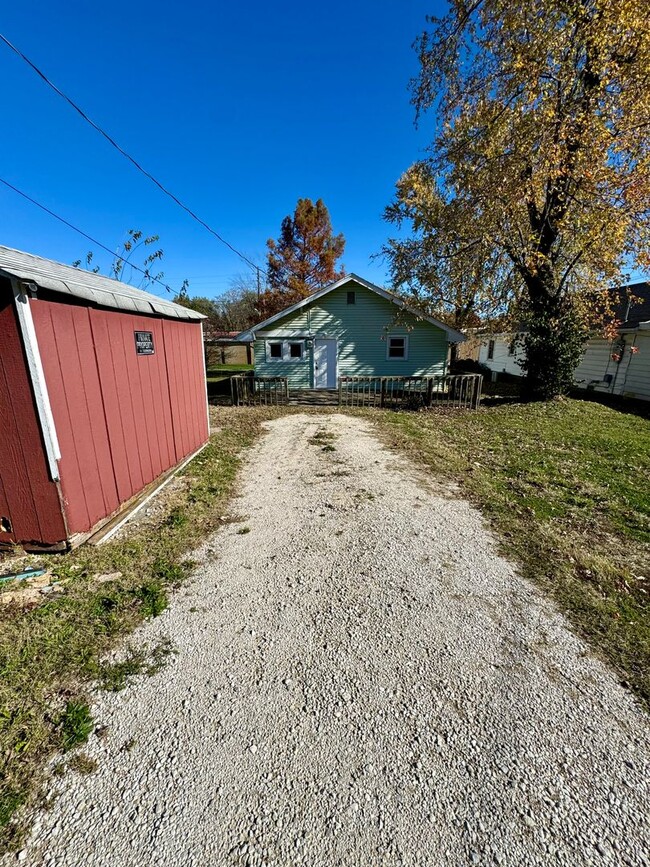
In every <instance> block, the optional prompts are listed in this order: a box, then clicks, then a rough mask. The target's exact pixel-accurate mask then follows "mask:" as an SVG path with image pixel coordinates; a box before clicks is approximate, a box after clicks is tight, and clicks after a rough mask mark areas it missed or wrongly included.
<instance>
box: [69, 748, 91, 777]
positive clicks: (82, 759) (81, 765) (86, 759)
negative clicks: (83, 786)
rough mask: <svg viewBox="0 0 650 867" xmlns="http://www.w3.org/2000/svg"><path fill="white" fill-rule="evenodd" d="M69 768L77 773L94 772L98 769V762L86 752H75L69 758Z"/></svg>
mask: <svg viewBox="0 0 650 867" xmlns="http://www.w3.org/2000/svg"><path fill="white" fill-rule="evenodd" d="M68 768H69V769H70V770H71V771H74V773H76V774H92V773H94V772H95V771H96V770H97V762H96V761H95V759H93V758H91V757H90V756H87V755H86V753H74V755H72V756H70V758H69V759H68Z"/></svg>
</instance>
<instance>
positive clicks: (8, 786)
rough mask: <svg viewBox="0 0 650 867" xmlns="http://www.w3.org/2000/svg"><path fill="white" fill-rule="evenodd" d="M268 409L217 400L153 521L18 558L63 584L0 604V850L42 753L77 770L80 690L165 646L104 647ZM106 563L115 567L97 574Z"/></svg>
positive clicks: (135, 617)
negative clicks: (169, 498)
mask: <svg viewBox="0 0 650 867" xmlns="http://www.w3.org/2000/svg"><path fill="white" fill-rule="evenodd" d="M272 415H273V411H270V410H266V409H265V410H260V411H258V410H252V411H251V410H247V411H246V412H241V411H239V412H237V411H234V412H233V411H232V410H229V409H220V410H219V414H218V424H219V427H220V430H219V432H218V434H217V435H216V436H215V437H214V438H213V440H212V443H211V444H210V445H209V446H208V447H207V448H206V449H204V450H203V452H201V454H200V455H198V456H197V457H196V458H195V459H194V460H193V461H192V462H191V463H190V464H189V465H188V466H187V467H186V468H185V469H184V471H183V476H184V477H185V479H186V482H187V483H186V484H185V485H184V486H183V488H182V489H181V492H180V493H179V494H178V495H177V496H176V499H175V500H174V505H173V507H170V509H169V511H167V512H165V513H164V514H162V516H161V517H160V519H159V520H158V522H157V523H156V524H151V523H149V524H147V523H143V525H142V527H141V528H140V529H138V528H135V529H134V530H132V531H131V532H130V533H129V534H128V536H126V537H125V538H124V539H122V540H119V541H114V542H108V543H106V544H105V545H101V546H99V547H97V548H93V547H91V546H85V547H81V548H79V549H77V550H76V551H73V552H71V553H69V554H62V555H49V556H47V557H37V556H31V557H28V558H25V560H24V566H25V567H28V566H42V567H43V568H46V569H49V570H50V571H51V572H52V573H53V574H54V575H56V576H58V577H59V578H60V579H62V580H63V581H65V584H64V587H65V592H64V593H63V594H62V595H61V596H59V597H58V598H53V599H52V600H51V601H49V599H48V601H44V603H43V604H41V605H39V606H38V607H36V608H32V609H28V610H21V609H17V608H16V607H15V606H0V852H2V850H3V849H15V848H16V847H17V846H19V844H20V840H21V837H22V835H23V832H24V828H23V827H22V823H21V819H20V811H19V810H17V808H19V807H20V806H21V805H23V804H29V803H31V802H33V800H34V798H35V797H37V795H38V792H39V789H40V784H41V782H42V780H43V772H44V766H45V763H46V761H47V759H48V758H49V757H50V756H51V755H53V754H54V753H56V752H61V753H63V754H65V753H68V756H67V758H66V764H68V765H70V766H71V767H73V768H74V769H76V770H77V771H79V770H82V769H83V768H84V758H85V757H84V756H83V754H79V752H77V753H74V752H70V751H71V750H72V749H73V748H74V747H75V746H77V745H79V744H81V743H83V742H84V741H85V740H86V739H87V737H88V735H89V734H90V732H91V731H92V730H93V727H94V724H93V720H92V718H91V715H90V710H89V706H88V696H89V694H90V690H91V688H92V687H93V686H94V685H99V686H100V687H103V688H105V689H120V688H121V687H123V686H124V685H125V681H126V678H127V676H128V675H129V674H133V673H136V672H142V671H153V670H156V668H157V667H159V666H160V665H161V664H163V662H164V657H165V655H166V654H168V653H169V652H172V650H173V646H168V645H165V644H163V645H161V646H160V647H157V648H153V649H151V650H150V651H149V652H147V653H145V652H143V651H142V650H141V649H135V650H133V651H132V652H130V653H127V654H126V657H125V658H124V659H121V660H120V662H118V663H110V662H107V654H108V652H109V651H110V650H111V649H112V648H114V647H116V646H118V645H119V644H122V645H123V644H124V636H125V635H128V633H129V632H131V631H132V630H133V629H134V628H135V627H136V626H137V625H138V623H140V622H141V621H142V620H144V619H146V618H148V617H155V616H157V615H158V614H160V613H161V612H162V611H163V610H164V609H165V607H166V605H167V596H168V592H169V591H170V590H172V589H173V588H175V587H177V586H179V585H181V584H182V582H183V580H184V579H185V577H186V575H187V573H188V571H189V570H190V568H191V565H192V564H191V562H189V561H188V560H187V559H186V558H187V556H188V553H189V552H190V551H191V549H192V547H193V546H195V545H196V544H198V543H200V542H201V541H202V540H203V539H204V538H205V537H206V536H207V535H208V534H209V533H210V532H211V531H212V530H214V529H215V528H216V527H217V526H219V523H220V521H219V516H225V515H227V503H228V499H229V497H230V494H231V493H232V489H233V484H234V480H235V474H236V471H237V468H238V466H239V462H240V453H241V451H242V449H244V448H245V447H246V446H248V445H250V444H251V443H252V442H253V440H254V439H255V438H256V436H257V434H258V432H259V430H260V422H261V420H262V419H264V418H268V417H270V416H272ZM162 499H163V501H164V494H163V495H162ZM14 568H15V567H14ZM0 571H5V570H0ZM111 573H121V575H119V576H118V577H116V578H115V579H114V580H109V581H101V582H100V581H98V580H97V576H98V575H110V574H111ZM171 638H172V641H173V636H172V637H171ZM89 769H90V768H89Z"/></svg>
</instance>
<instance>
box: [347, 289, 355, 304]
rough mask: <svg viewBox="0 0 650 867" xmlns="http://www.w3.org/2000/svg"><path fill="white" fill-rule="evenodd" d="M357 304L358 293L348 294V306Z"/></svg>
mask: <svg viewBox="0 0 650 867" xmlns="http://www.w3.org/2000/svg"><path fill="white" fill-rule="evenodd" d="M356 303H357V293H356V292H348V304H356Z"/></svg>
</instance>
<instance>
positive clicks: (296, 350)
mask: <svg viewBox="0 0 650 867" xmlns="http://www.w3.org/2000/svg"><path fill="white" fill-rule="evenodd" d="M289 358H302V343H290V344H289Z"/></svg>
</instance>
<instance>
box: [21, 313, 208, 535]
mask: <svg viewBox="0 0 650 867" xmlns="http://www.w3.org/2000/svg"><path fill="white" fill-rule="evenodd" d="M51 297H52V296H50V298H51ZM50 298H48V299H43V297H41V298H37V299H36V300H34V301H32V311H33V317H34V326H35V328H36V333H37V336H38V341H39V346H40V349H41V356H42V360H43V367H44V371H45V378H46V381H47V384H48V389H49V391H50V400H51V403H52V413H53V415H54V421H55V425H56V429H57V433H58V436H59V442H60V446H61V453H62V457H61V462H60V470H61V486H62V490H63V495H64V499H65V503H66V514H67V517H68V525H69V527H70V530H71V532H84V531H87V530H89V529H91V527H92V526H93V525H94V524H95V523H97V521H98V520H100V519H101V518H103V517H105V516H107V515H109V514H111V513H112V512H113V511H115V510H116V509H117V508H118V506H119V504H120V503H123V502H125V501H126V500H128V499H130V498H131V497H132V496H133V495H134V494H136V493H138V492H139V491H140V490H141V489H142V488H143V487H144V486H145V485H147V484H148V483H149V482H151V481H153V480H154V479H155V478H157V477H158V476H159V475H160V474H161V473H163V472H164V471H165V470H167V469H169V468H170V467H172V466H174V465H175V464H176V463H177V462H178V461H179V460H181V458H183V457H185V456H186V455H188V454H190V453H191V452H192V451H195V450H196V449H197V448H198V447H199V446H200V445H201V444H202V443H203V442H205V440H206V439H207V436H208V431H207V420H206V411H205V380H204V375H203V367H202V363H203V362H202V359H203V355H202V353H203V346H202V340H201V327H200V325H199V324H198V323H191V322H187V321H182V322H180V321H179V322H176V321H174V320H164V319H158V318H155V317H148V316H139V315H135V314H131V313H127V312H122V311H117V310H99V309H95V308H90V307H87V306H85V305H83V304H75V303H65V302H61V301H59V300H50ZM135 331H151V332H152V333H153V341H154V349H155V351H154V354H153V355H138V354H136V351H135V337H134V332H135ZM201 406H202V414H201V410H200V407H201Z"/></svg>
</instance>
